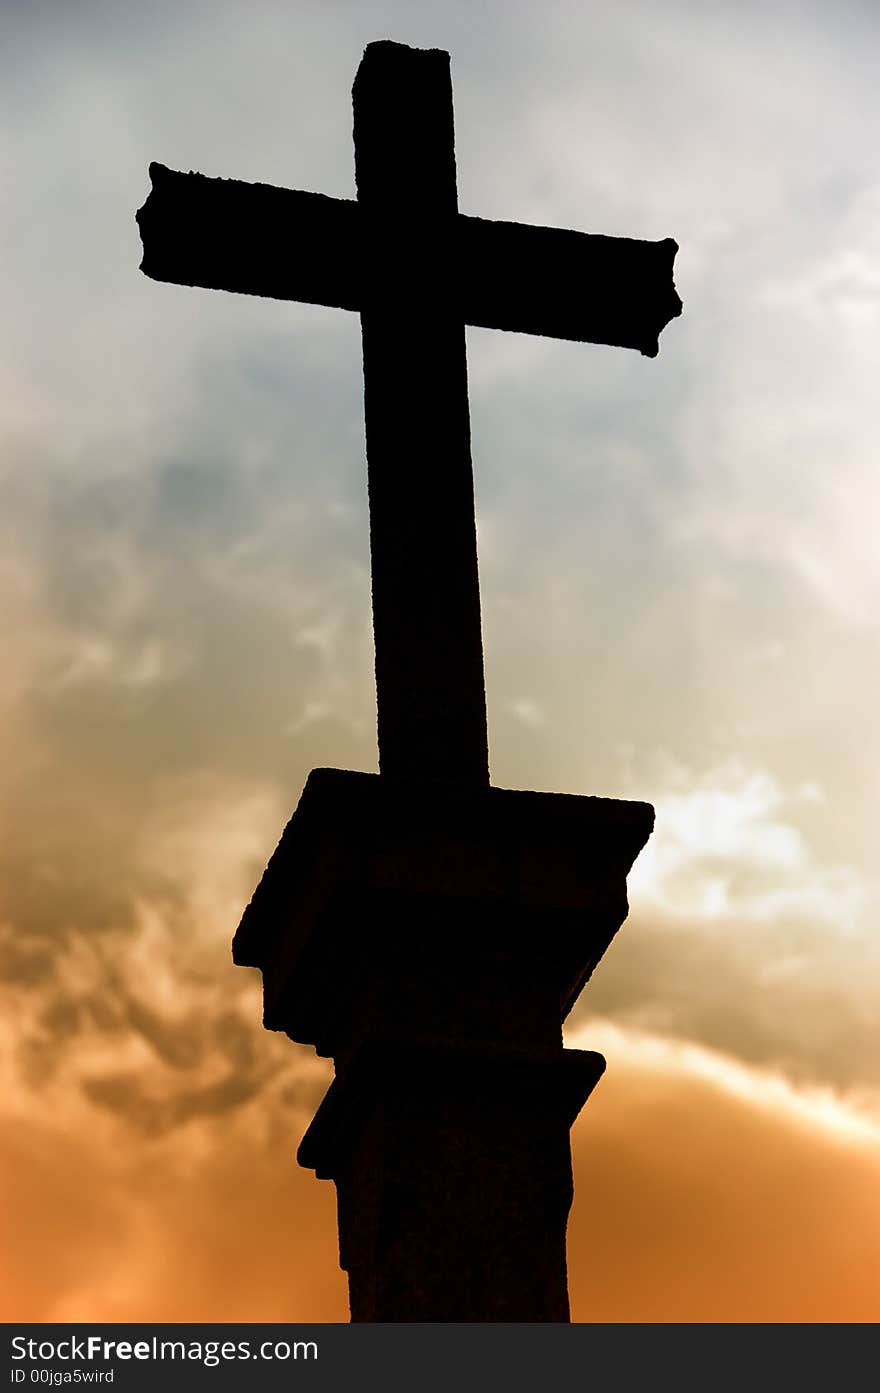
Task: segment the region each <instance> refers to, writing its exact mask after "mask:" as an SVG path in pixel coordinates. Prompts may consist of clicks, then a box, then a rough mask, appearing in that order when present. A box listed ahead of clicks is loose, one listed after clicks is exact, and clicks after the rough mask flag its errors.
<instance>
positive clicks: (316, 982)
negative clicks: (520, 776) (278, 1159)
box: [233, 769, 653, 1321]
mask: <svg viewBox="0 0 880 1393" xmlns="http://www.w3.org/2000/svg"><path fill="white" fill-rule="evenodd" d="M652 825H653V809H652V808H650V807H649V806H648V805H647V804H644V803H628V802H621V801H618V800H614V799H606V798H582V797H574V796H571V795H566V794H552V793H529V792H518V791H513V790H509V789H496V788H488V787H483V788H480V787H476V788H473V787H465V786H461V785H455V784H446V785H443V784H437V783H419V782H416V781H403V780H392V779H389V778H388V777H387V776H379V775H376V774H360V773H353V772H349V771H342V770H333V769H317V770H313V771H312V773H311V774H310V775H309V778H308V780H307V782H306V786H305V789H304V791H303V795H302V798H301V800H300V803H299V806H298V807H297V810H296V812H295V813H294V816H293V817H292V818H291V821H290V822H289V823H288V826H287V827H286V829H285V831H284V834H283V836H282V838H281V842H280V843H279V846H278V848H277V850H276V852H275V854H274V855H273V857H272V859H271V861H270V862H269V865H268V867H267V869H266V872H265V874H264V876H263V879H262V881H261V882H260V885H259V886H258V888H257V890H256V892H255V894H254V897H253V899H252V901H251V903H250V905H249V906H248V908H247V910H246V911H245V914H244V916H243V918H242V921H241V924H240V926H239V928H238V932H237V933H236V936H235V941H234V944H233V956H234V959H235V961H236V962H237V963H239V964H243V965H247V966H253V967H259V968H260V969H261V970H262V973H263V991H264V1024H265V1025H266V1026H267V1027H268V1028H269V1029H273V1030H283V1031H285V1032H286V1033H287V1034H288V1035H289V1036H290V1037H291V1038H292V1039H294V1040H297V1041H300V1042H303V1043H307V1044H312V1045H314V1046H315V1048H316V1049H317V1051H318V1053H319V1054H323V1055H329V1056H332V1057H333V1059H334V1060H335V1064H336V1078H335V1080H334V1082H333V1084H332V1085H331V1087H330V1089H329V1091H328V1093H327V1095H326V1097H325V1099H324V1101H323V1103H322V1104H321V1107H320V1108H319V1110H318V1113H317V1114H316V1116H315V1119H314V1121H313V1122H312V1125H311V1127H310V1128H309V1130H308V1131H307V1133H306V1135H305V1137H304V1138H303V1141H302V1145H301V1147H300V1150H299V1160H300V1162H301V1164H302V1165H304V1166H307V1167H311V1168H314V1169H315V1170H316V1171H317V1173H318V1175H319V1176H320V1177H321V1178H329V1179H333V1180H334V1181H335V1183H336V1187H337V1197H338V1204H339V1233H340V1261H341V1264H342V1266H343V1267H344V1268H345V1269H346V1270H347V1271H348V1274H349V1287H350V1295H351V1312H352V1319H353V1320H358V1321H380V1320H381V1321H418V1320H421V1321H452V1320H465V1321H491V1320H515V1321H526V1320H531V1321H566V1320H568V1297H567V1292H566V1277H565V1227H566V1221H567V1216H568V1210H569V1207H570V1204H571V1197H572V1179H571V1153H570V1145H569V1129H570V1127H571V1124H572V1122H573V1121H574V1118H575V1117H576V1116H577V1113H578V1112H579V1110H580V1108H581V1106H582V1105H583V1103H584V1102H585V1100H586V1098H587V1097H588V1096H589V1094H590V1092H591V1090H592V1088H593V1086H594V1085H595V1083H596V1081H597V1079H598V1078H599V1076H600V1075H601V1073H602V1070H603V1068H604V1060H603V1059H602V1058H601V1056H600V1055H596V1054H593V1053H590V1052H584V1051H576V1050H564V1049H563V1047H562V1022H563V1020H564V1018H565V1016H566V1015H567V1014H568V1012H569V1010H570V1009H571V1007H572V1005H573V1004H574V1002H575V1000H576V998H577V996H578V994H579V992H580V991H581V989H582V987H583V986H584V984H585V983H586V981H587V980H588V978H589V976H590V974H591V972H592V971H593V968H594V967H595V965H596V963H597V962H598V961H599V959H600V958H601V956H602V954H603V953H604V951H605V949H606V948H607V946H608V944H609V942H610V941H611V938H612V937H613V935H614V934H615V932H616V931H617V929H618V928H619V926H620V924H621V923H622V922H623V920H624V918H625V917H626V913H627V901H626V875H627V873H628V871H629V869H630V866H631V865H632V862H633V861H634V859H635V857H636V855H637V854H638V852H639V851H640V849H641V847H642V846H643V845H644V843H645V841H646V840H647V838H648V836H649V835H650V831H651V827H652Z"/></svg>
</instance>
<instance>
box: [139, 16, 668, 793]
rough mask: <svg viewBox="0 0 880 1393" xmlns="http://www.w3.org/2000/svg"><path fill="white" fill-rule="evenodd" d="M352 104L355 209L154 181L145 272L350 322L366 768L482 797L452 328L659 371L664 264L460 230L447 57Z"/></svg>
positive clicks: (469, 549)
mask: <svg viewBox="0 0 880 1393" xmlns="http://www.w3.org/2000/svg"><path fill="white" fill-rule="evenodd" d="M352 95H353V102H354V148H355V171H356V178H357V195H358V196H357V202H352V201H351V200H347V199H337V198H327V197H325V196H324V195H322V194H313V193H303V192H299V191H294V190H287V189H279V188H275V187H272V186H270V185H266V184H244V183H240V182H238V181H236V180H229V179H207V178H205V177H204V176H203V175H201V174H194V173H189V174H183V173H178V172H176V171H173V170H170V169H166V168H165V167H164V166H163V165H160V164H152V165H151V166H150V175H151V179H152V191H151V193H150V195H149V197H148V198H147V201H146V203H145V204H144V206H143V208H141V209H140V210H139V212H138V214H137V220H138V224H139V226H140V231H141V237H142V240H143V245H144V257H143V261H142V263H141V269H142V270H143V271H144V272H145V274H146V275H148V276H151V277H153V278H154V279H155V280H161V281H171V282H174V283H176V284H179V285H196V286H204V287H209V288H214V289H221V290H234V291H242V292H245V293H247V294H254V295H267V296H271V297H273V298H275V299H282V300H301V301H306V302H309V303H312V304H321V305H331V306H336V307H339V308H342V309H347V310H354V311H357V312H359V313H360V316H361V329H362V339H363V357H364V397H365V420H366V444H367V471H368V486H369V505H370V550H371V564H372V591H373V627H374V634H375V652H376V687H377V697H378V725H379V765H380V770H381V772H382V774H383V775H386V776H391V777H402V778H414V777H418V778H423V779H432V780H444V781H453V782H459V783H465V784H470V785H486V784H488V781H489V773H488V741H487V731H486V697H485V685H484V677H483V649H482V638H481V630H480V598H479V580H478V572H477V547H476V529H475V521H474V493H473V474H472V468H471V452H470V423H469V415H468V394H467V361H466V354H465V325H466V324H474V325H482V326H484V327H488V328H494V329H512V330H518V331H520V332H523V333H530V334H545V335H551V336H553V337H557V338H566V339H576V340H579V341H581V342H591V343H603V344H612V345H618V346H621V347H625V348H635V349H639V350H640V351H641V352H642V353H643V354H646V355H647V356H649V357H653V356H654V355H655V354H656V353H657V348H658V344H657V340H658V335H659V333H660V332H661V331H662V329H663V328H664V326H665V325H666V324H667V323H668V322H669V320H670V319H672V318H673V317H674V316H675V315H677V314H679V313H680V312H681V301H680V300H679V298H678V295H677V294H676V292H675V288H674V286H673V282H672V264H673V260H674V257H675V253H676V251H677V250H678V248H677V245H676V243H675V242H674V241H672V240H671V239H667V240H665V241H662V242H646V241H636V240H632V239H629V238H622V237H602V236H592V235H587V234H584V233H579V232H569V231H564V230H562V229H557V228H547V227H531V226H528V225H526V224H521V223H507V222H490V221H486V220H483V219H480V218H472V217H466V216H464V215H463V214H461V213H459V211H458V197H457V190H456V173H455V148H454V134H453V108H452V83H451V77H450V70H449V55H448V54H447V53H445V52H443V51H441V50H438V49H429V50H420V49H412V48H408V47H406V46H405V45H403V44H397V43H391V42H390V41H382V42H379V43H373V44H370V45H369V46H368V47H367V49H366V52H365V53H364V57H363V60H362V62H361V64H360V67H359V69H358V73H357V76H356V78H355V83H354V89H353V94H352Z"/></svg>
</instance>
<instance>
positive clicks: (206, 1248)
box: [0, 1023, 880, 1321]
mask: <svg viewBox="0 0 880 1393" xmlns="http://www.w3.org/2000/svg"><path fill="white" fill-rule="evenodd" d="M580 1036H581V1037H582V1038H580V1037H579V1040H578V1043H580V1044H583V1043H585V1042H586V1040H588V1039H589V1038H591V1032H590V1030H589V1028H584V1029H583V1030H582V1032H580ZM592 1038H593V1039H594V1040H601V1042H602V1043H603V1044H604V1046H605V1048H606V1049H608V1050H609V1056H610V1058H611V1065H610V1069H609V1073H608V1074H607V1075H606V1077H605V1078H604V1079H603V1080H602V1081H601V1083H600V1085H599V1086H598V1088H597V1090H596V1092H595V1094H594V1095H593V1098H592V1099H591V1100H590V1102H589V1104H588V1106H587V1108H586V1109H585V1110H584V1112H583V1114H582V1115H581V1117H580V1119H579V1121H578V1122H577V1124H576V1126H575V1129H574V1135H573V1140H574V1171H575V1205H574V1209H573V1213H572V1220H571V1224H570V1232H569V1276H570V1291H571V1300H572V1315H573V1319H575V1320H580V1321H584V1320H597V1321H688V1320H690V1321H749V1320H758V1321H767V1320H770V1321H773V1320H776V1321H836V1320H862V1321H871V1320H876V1319H877V1318H878V1315H880V1204H878V1194H880V1129H877V1128H871V1127H870V1126H867V1125H866V1124H865V1123H864V1121H862V1120H860V1119H859V1117H858V1115H857V1114H852V1113H849V1112H847V1110H846V1109H845V1108H841V1107H840V1105H839V1104H837V1103H834V1104H831V1105H829V1103H828V1100H827V1099H826V1100H824V1101H823V1100H822V1099H818V1100H817V1099H816V1098H814V1097H812V1096H811V1095H803V1094H799V1093H797V1092H796V1091H794V1090H791V1089H790V1087H789V1086H788V1085H785V1084H780V1081H779V1080H773V1079H772V1078H768V1077H766V1076H764V1077H762V1076H760V1075H755V1076H752V1075H751V1074H750V1073H749V1071H746V1070H739V1071H737V1070H736V1069H734V1071H733V1078H732V1079H731V1078H727V1077H725V1075H726V1074H727V1073H728V1072H729V1065H728V1063H727V1062H726V1061H724V1060H723V1059H719V1058H718V1057H717V1056H713V1055H711V1054H709V1053H706V1052H702V1053H701V1052H700V1051H697V1059H696V1060H693V1059H692V1060H690V1061H688V1060H686V1059H683V1058H681V1057H680V1056H679V1055H678V1054H677V1053H676V1050H675V1049H674V1048H670V1046H669V1044H668V1042H662V1041H658V1040H657V1039H656V1037H647V1036H636V1037H628V1036H627V1035H626V1033H624V1032H619V1031H618V1030H617V1029H616V1028H614V1027H603V1026H602V1025H601V1023H597V1026H596V1028H595V1030H594V1031H593V1032H592ZM609 1047H610V1048H609ZM768 1095H769V1101H768ZM273 1111H274V1113H275V1116H274V1125H273V1126H271V1127H270V1126H269V1125H267V1116H266V1114H267V1107H266V1104H265V1102H262V1103H255V1104H254V1103H252V1104H250V1105H248V1106H247V1107H246V1108H245V1109H243V1110H242V1111H241V1112H240V1113H239V1114H238V1115H237V1116H236V1117H235V1118H234V1120H232V1121H230V1120H229V1119H228V1118H225V1117H224V1118H222V1119H220V1120H219V1121H215V1122H211V1121H204V1120H203V1121H200V1122H197V1123H193V1124H190V1126H189V1127H188V1128H186V1129H183V1131H181V1132H177V1133H175V1134H174V1135H173V1136H172V1137H171V1138H166V1139H165V1140H164V1141H162V1140H156V1139H143V1140H141V1141H140V1142H137V1141H136V1140H135V1139H134V1138H132V1137H131V1136H127V1135H125V1134H120V1132H119V1129H118V1127H116V1126H114V1125H112V1124H107V1123H106V1122H104V1123H103V1124H101V1123H100V1122H99V1124H98V1125H95V1121H94V1119H93V1120H92V1122H91V1123H90V1125H88V1126H85V1125H79V1126H77V1125H74V1124H75V1122H76V1120H77V1119H75V1118H74V1117H69V1118H63V1119H60V1120H59V1119H56V1120H55V1121H54V1122H53V1121H52V1120H51V1119H50V1118H43V1119H38V1118H37V1117H36V1116H34V1115H33V1114H32V1115H30V1116H28V1117H26V1118H25V1117H19V1118H16V1119H13V1118H11V1117H8V1118H7V1119H5V1121H7V1122H8V1123H11V1124H12V1123H14V1125H7V1126H4V1129H3V1136H4V1140H3V1144H2V1152H0V1164H2V1169H3V1173H4V1175H5V1177H6V1180H5V1185H4V1192H3V1202H2V1209H0V1225H2V1237H3V1246H4V1251H6V1252H12V1253H14V1254H15V1255H16V1259H15V1263H14V1265H10V1266H9V1267H7V1268H6V1271H5V1275H4V1277H3V1283H4V1286H3V1287H2V1288H0V1290H2V1300H3V1311H4V1316H5V1318H6V1319H7V1320H32V1321H33V1320H80V1321H87V1320H115V1321H122V1320H194V1321H253V1320H267V1321H268V1320H277V1321H282V1320H303V1321H308V1320H315V1321H333V1320H336V1321H338V1320H346V1319H347V1315H348V1311H347V1304H346V1287H345V1281H344V1277H343V1275H342V1274H341V1272H340V1271H339V1269H338V1266H337V1264H336V1261H335V1256H336V1247H335V1243H336V1230H335V1218H336V1216H335V1200H334V1191H333V1187H332V1185H331V1184H330V1183H329V1182H319V1181H317V1180H315V1179H314V1177H313V1176H312V1175H311V1174H307V1173H306V1172H304V1171H301V1170H300V1169H299V1168H298V1167H297V1166H296V1165H295V1164H294V1161H293V1150H294V1146H295V1143H296V1141H297V1139H298V1130H299V1129H300V1128H301V1127H302V1126H303V1117H304V1115H303V1114H302V1112H301V1111H298V1110H296V1109H291V1108H290V1106H289V1105H288V1107H287V1108H286V1109H285V1108H284V1106H283V1104H280V1103H279V1102H278V1100H277V1099H276V1101H275V1105H274V1109H273ZM79 1122H80V1124H82V1123H84V1122H85V1118H84V1117H83V1116H80V1118H79ZM282 1122H286V1123H287V1124H288V1125H289V1131H288V1132H287V1134H285V1133H284V1129H283V1126H282Z"/></svg>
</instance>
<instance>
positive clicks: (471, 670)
mask: <svg viewBox="0 0 880 1393" xmlns="http://www.w3.org/2000/svg"><path fill="white" fill-rule="evenodd" d="M353 99H354V147H355V170H356V176H357V194H358V196H357V201H356V202H352V201H350V200H346V199H335V198H327V197H325V196H323V195H321V194H314V193H302V192H297V191H291V190H287V189H280V188H275V187H271V186H268V185H262V184H244V183H239V182H237V181H234V180H223V179H208V178H205V177H204V176H203V175H201V174H194V173H189V174H183V173H176V172H174V171H172V170H169V169H167V168H165V167H164V166H162V165H158V164H153V165H151V166H150V174H151V177H152V185H153V187H152V191H151V193H150V195H149V197H148V199H147V201H146V203H145V204H144V206H143V208H141V209H140V211H139V213H138V215H137V218H138V223H139V225H140V230H141V236H142V239H143V244H144V257H143V262H142V270H143V271H144V272H145V273H146V274H147V275H149V276H152V277H153V278H154V279H156V280H163V281H171V282H174V283H176V284H180V285H194V286H204V287H209V288H216V289H223V290H234V291H241V292H244V293H247V294H254V295H266V296H271V297H273V298H277V299H288V300H302V301H307V302H310V303H313V304H322V305H329V306H336V307H338V308H342V309H346V310H350V311H355V312H358V313H359V314H360V317H361V331H362V339H363V357H364V397H365V419H366V443H367V466H368V485H369V506H370V546H371V562H372V588H373V625H374V632H375V651H376V686H377V696H378V725H379V764H380V774H379V775H378V776H376V775H369V774H358V773H351V772H348V771H339V770H314V771H313V772H312V773H311V774H310V776H309V779H308V782H307V784H306V788H305V790H304V792H303V796H302V798H301V800H300V804H299V806H298V808H297V810H296V812H295V814H294V816H293V818H292V819H291V821H290V823H289V824H288V826H287V828H286V830H285V832H284V835H283V837H282V839H281V842H280V844H279V847H278V849H277V850H276V852H275V854H274V855H273V857H272V859H271V861H270V863H269V866H268V868H267V870H266V873H265V875H264V876H263V879H262V881H261V882H260V885H259V886H258V888H257V890H256V892H255V894H254V896H253V899H252V900H251V903H250V905H249V906H248V908H247V910H246V911H245V914H244V917H243V919H242V922H241V924H240V926H239V929H238V932H237V934H236V937H235V942H234V945H233V953H234V958H235V961H236V962H237V963H240V964H243V965H248V966H256V967H259V968H260V969H261V970H262V972H263V982H264V1024H265V1025H266V1026H267V1027H268V1028H270V1029H276V1030H284V1031H286V1033H287V1034H288V1035H289V1036H290V1037H291V1038H292V1039H294V1040H298V1041H302V1042H305V1043H310V1044H313V1045H314V1046H315V1047H316V1049H317V1050H318V1052H319V1053H320V1054H324V1055H328V1056H332V1057H333V1058H334V1060H335V1063H336V1078H335V1081H334V1083H333V1084H332V1086H331V1088H330V1090H329V1092H328V1094H327V1096H326V1098H325V1100H324V1102H323V1103H322V1105H321V1107H320V1108H319V1110H318V1113H317V1115H316V1117H315V1119H314V1121H313V1123H312V1125H311V1127H310V1128H309V1131H308V1132H307V1134H306V1136H305V1138H304V1139H303V1142H302V1145H301V1147H300V1152H299V1156H300V1160H301V1161H302V1163H303V1164H304V1165H307V1166H311V1167H314V1168H315V1169H316V1170H317V1172H318V1174H319V1176H324V1177H329V1178H332V1179H333V1180H334V1181H335V1183H336V1186H337V1192H338V1202H339V1230H340V1258H341V1262H342V1265H343V1266H344V1267H345V1268H346V1269H347V1270H348V1273H349V1285H350V1294H351V1310H352V1319H354V1320H379V1321H381V1320H392V1321H398V1320H427V1321H437V1320H517V1321H519V1320H554V1321H560V1320H567V1319H568V1297H567V1289H566V1275H565V1271H566V1270H565V1225H566V1220H567V1214H568V1208H569V1205H570V1202H571V1193H572V1178H571V1161H570V1149H569V1141H568V1129H569V1127H570V1125H571V1122H572V1121H573V1119H574V1117H575V1116H576V1114H577V1112H578V1110H579V1109H580V1107H581V1105H582V1104H583V1102H584V1100H585V1098H586V1097H587V1096H588V1094H589V1092H590V1090H591V1089H592V1087H593V1085H594V1084H595V1082H596V1080H597V1078H598V1077H599V1075H600V1073H601V1072H602V1069H603V1068H604V1061H603V1060H602V1059H601V1056H599V1055H596V1054H594V1053H592V1052H590V1051H574V1050H563V1048H562V1034H561V1023H562V1020H563V1019H564V1017H565V1015H566V1014H567V1013H568V1011H569V1010H570V1009H571V1006H572V1005H573V1003H574V1001H575V1000H576V998H577V996H578V993H579V992H580V990H581V988H582V987H583V986H584V984H585V982H586V981H587V979H588V978H589V976H590V974H591V972H592V970H593V968H594V967H595V965H596V963H597V962H598V961H599V958H600V957H601V956H602V953H603V952H604V951H605V949H606V947H607V946H608V943H609V942H610V940H611V938H612V936H613V935H614V933H615V932H616V930H617V929H618V927H619V926H620V924H621V923H622V921H623V919H624V918H625V917H626V912H627V903H626V883H625V877H626V874H627V872H628V870H629V867H630V865H631V864H632V861H633V859H634V858H635V856H636V855H637V854H638V851H639V850H640V848H641V847H642V845H643V844H644V842H645V840H646V839H647V837H648V835H649V834H650V830H651V826H652V824H653V810H652V809H651V808H650V807H649V806H648V805H646V804H642V803H622V802H615V801H614V800H611V799H600V798H583V797H577V798H575V797H572V796H570V795H560V794H536V793H524V792H514V791H511V790H505V789H496V788H491V787H490V786H489V770H488V745H487V732H486V699H485V688H484V679H483V654H482V641H481V631H480V601H479V586H478V576H477V550H476V530H475V521H474V495H473V478H472V470H471V456H470V426H469V418H468V396H467V365H466V356H465V325H467V324H473V325H482V326H486V327H490V328H495V329H510V330H517V331H519V332H523V333H531V334H544V335H550V336H554V337H558V338H566V339H574V340H579V341H582V342H592V343H602V344H610V345H618V346H621V347H626V348H635V349H638V350H639V351H640V352H642V353H643V354H645V355H647V356H649V357H653V356H654V355H655V354H656V353H657V348H658V342H657V341H658V335H659V333H660V332H661V330H662V329H663V327H664V326H665V325H666V324H667V322H668V321H669V320H670V319H671V318H673V317H674V316H675V315H677V314H679V313H680V311H681V302H680V300H679V298H678V296H677V294H676V292H675V288H674V286H673V282H672V264H673V260H674V257H675V253H676V251H677V247H676V244H675V242H673V241H671V240H666V241H662V242H645V241H633V240H629V239H626V238H617V237H604V236H593V235H586V234H583V233H578V232H569V231H564V230H561V229H554V228H541V227H531V226H527V225H524V224H519V223H506V222H490V221H485V220H482V219H479V218H474V217H468V216H465V215H464V214H461V213H459V211H458V200H457V192H456V174H455V153H454V142H453V111H452V87H451V80H450V71H449V55H448V54H447V53H444V52H442V51H439V50H417V49H410V48H407V47H405V46H403V45H401V44H395V43H390V42H380V43H374V44H370V45H369V47H368V48H367V50H366V52H365V54H364V57H363V60H362V62H361V65H360V68H359V70H358V73H357V77H356V79H355V84H354V90H353Z"/></svg>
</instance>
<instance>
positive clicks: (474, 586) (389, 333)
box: [353, 43, 489, 785]
mask: <svg viewBox="0 0 880 1393" xmlns="http://www.w3.org/2000/svg"><path fill="white" fill-rule="evenodd" d="M353 101H354V145H355V171H356V177H357V193H358V204H359V207H360V210H361V212H362V215H363V243H362V256H363V258H364V263H363V269H364V279H363V284H364V293H363V300H362V304H361V326H362V339H363V353H364V384H365V414H366V442H367V473H368V485H369V495H370V549H371V559H372V584H373V624H374V630H375V644H376V687H377V696H378V711H379V766H380V769H381V772H382V773H383V774H385V775H389V776H391V777H403V778H426V779H444V780H453V781H456V782H464V783H470V784H483V785H485V784H487V783H488V781H489V770H488V743H487V734H486V696H485V684H484V677H483V647H482V638H481V631H480V593H479V579H478V574H477V544H476V528H475V521H474V485H473V472H472V467H471V449H470V420H469V415H468V392H467V359H466V351H465V328H464V321H463V316H462V312H461V308H460V304H459V302H460V295H457V294H456V293H455V292H456V286H455V284H454V283H453V282H454V278H455V273H454V258H453V234H454V232H455V224H456V220H457V212H458V197H457V191H456V178H455V149H454V135H453V113H452V81H451V77H450V71H449V55H448V54H447V53H444V52H441V51H439V50H427V51H415V50H412V49H405V48H403V47H402V46H401V45H398V44H392V43H377V44H371V45H370V46H369V48H368V49H367V51H366V53H365V55H364V58H363V61H362V62H361V65H360V68H359V69H358V73H357V76H356V78H355V83H354V89H353Z"/></svg>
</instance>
